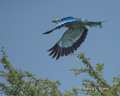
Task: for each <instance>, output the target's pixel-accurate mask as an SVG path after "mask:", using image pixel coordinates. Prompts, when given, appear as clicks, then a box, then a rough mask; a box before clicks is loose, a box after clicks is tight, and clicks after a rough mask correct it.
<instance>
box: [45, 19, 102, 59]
mask: <svg viewBox="0 0 120 96" xmlns="http://www.w3.org/2000/svg"><path fill="white" fill-rule="evenodd" d="M53 22H54V23H57V25H56V27H55V28H53V29H52V30H50V31H47V32H45V33H43V34H49V33H51V32H52V31H54V30H56V29H60V28H61V27H67V28H68V30H66V32H65V33H64V34H63V35H62V37H61V39H60V40H59V41H58V42H57V43H56V44H55V45H54V46H53V47H52V48H51V49H49V50H48V51H52V52H51V53H50V54H49V55H52V54H53V56H52V58H54V57H56V59H59V57H60V56H67V55H68V54H70V53H73V52H74V51H75V50H77V48H78V47H80V45H81V44H82V42H83V41H84V40H85V38H86V35H87V31H88V29H87V28H86V26H90V27H102V25H101V22H90V21H87V20H85V19H79V18H74V17H65V18H62V19H57V20H54V21H53Z"/></svg>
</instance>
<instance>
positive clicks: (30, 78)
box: [0, 48, 120, 96]
mask: <svg viewBox="0 0 120 96" xmlns="http://www.w3.org/2000/svg"><path fill="white" fill-rule="evenodd" d="M3 49H4V48H2V50H1V52H2V54H3V57H2V58H1V59H0V62H1V64H2V65H3V66H4V71H3V70H0V77H1V78H3V79H4V80H6V82H7V83H4V82H1V81H0V94H3V93H4V94H5V95H7V96H10V95H12V96H78V95H80V94H84V95H90V96H119V94H120V76H117V77H114V78H113V83H114V84H113V85H112V86H111V85H110V84H108V83H107V81H106V80H104V78H103V67H104V64H100V63H97V64H96V67H95V68H93V67H92V65H91V63H90V62H89V60H90V58H85V55H84V54H75V53H73V54H72V55H77V57H78V58H79V59H81V60H82V63H83V64H84V65H85V66H86V67H85V68H80V69H78V68H73V69H70V71H73V72H74V74H75V75H80V74H81V73H86V74H89V76H90V77H92V78H93V80H90V79H84V80H82V85H83V88H76V87H73V88H72V91H69V90H65V92H61V91H60V90H59V89H58V87H59V86H60V85H61V83H60V81H59V80H58V81H55V82H53V81H50V80H49V79H48V78H45V79H42V78H39V79H36V77H35V75H33V74H32V73H30V72H28V71H22V70H21V69H15V68H14V67H13V66H12V64H11V63H10V61H9V60H7V58H8V56H7V55H6V52H4V50H3Z"/></svg>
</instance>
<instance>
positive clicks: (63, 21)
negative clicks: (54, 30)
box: [56, 17, 81, 28]
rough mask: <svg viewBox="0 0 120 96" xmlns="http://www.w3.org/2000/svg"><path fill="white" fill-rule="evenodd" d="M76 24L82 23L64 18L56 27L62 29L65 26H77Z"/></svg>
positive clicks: (70, 18) (72, 18)
mask: <svg viewBox="0 0 120 96" xmlns="http://www.w3.org/2000/svg"><path fill="white" fill-rule="evenodd" d="M75 23H81V21H80V20H77V19H76V18H74V17H65V18H62V19H61V20H60V22H59V23H58V24H57V25H56V27H58V28H61V27H63V26H65V25H68V24H75Z"/></svg>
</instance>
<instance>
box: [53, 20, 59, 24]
mask: <svg viewBox="0 0 120 96" xmlns="http://www.w3.org/2000/svg"><path fill="white" fill-rule="evenodd" d="M60 20H61V19H57V20H53V21H52V22H53V23H57V24H58V23H59V22H60Z"/></svg>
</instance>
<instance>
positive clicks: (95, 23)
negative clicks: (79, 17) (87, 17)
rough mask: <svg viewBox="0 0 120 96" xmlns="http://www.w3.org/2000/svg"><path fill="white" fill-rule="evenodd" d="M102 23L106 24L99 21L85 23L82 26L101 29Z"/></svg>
mask: <svg viewBox="0 0 120 96" xmlns="http://www.w3.org/2000/svg"><path fill="white" fill-rule="evenodd" d="M103 22H107V21H100V22H89V21H87V22H85V23H84V24H85V25H87V26H90V27H99V28H102V23H103Z"/></svg>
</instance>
